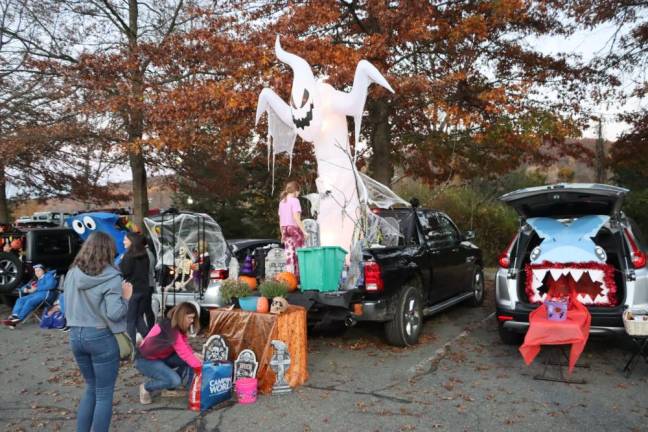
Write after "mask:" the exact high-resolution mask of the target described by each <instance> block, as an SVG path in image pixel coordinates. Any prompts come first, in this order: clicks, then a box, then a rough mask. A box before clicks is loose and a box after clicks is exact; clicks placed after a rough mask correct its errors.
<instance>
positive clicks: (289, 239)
mask: <svg viewBox="0 0 648 432" xmlns="http://www.w3.org/2000/svg"><path fill="white" fill-rule="evenodd" d="M298 196H299V183H297V182H296V181H291V182H288V183H287V184H286V188H285V189H284V190H283V192H281V201H280V202H279V229H280V230H281V242H282V243H283V244H284V247H285V248H286V266H287V267H292V268H293V273H294V274H295V276H297V277H299V265H298V264H297V253H296V252H295V251H296V249H297V248H300V247H304V239H305V238H306V237H307V236H308V234H306V230H305V229H304V224H303V223H302V221H301V206H300V205H299V199H297V197H298Z"/></svg>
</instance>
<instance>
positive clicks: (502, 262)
mask: <svg viewBox="0 0 648 432" xmlns="http://www.w3.org/2000/svg"><path fill="white" fill-rule="evenodd" d="M516 238H517V234H516V235H514V236H513V239H511V242H510V243H509V244H508V246H506V249H504V250H503V251H502V253H501V254H500V256H499V257H498V258H497V263H498V264H499V266H500V267H502V268H505V269H507V268H509V266H510V265H511V249H512V248H513V243H515V239H516Z"/></svg>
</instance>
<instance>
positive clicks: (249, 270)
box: [239, 255, 255, 276]
mask: <svg viewBox="0 0 648 432" xmlns="http://www.w3.org/2000/svg"><path fill="white" fill-rule="evenodd" d="M239 274H241V275H244V276H255V274H254V266H253V265H252V256H251V255H248V256H246V257H245V261H243V267H241V271H240V272H239Z"/></svg>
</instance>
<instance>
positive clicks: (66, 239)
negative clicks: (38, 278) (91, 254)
mask: <svg viewBox="0 0 648 432" xmlns="http://www.w3.org/2000/svg"><path fill="white" fill-rule="evenodd" d="M15 239H20V240H21V244H22V245H23V246H22V249H21V250H20V251H17V250H13V251H11V252H0V297H3V300H5V299H4V297H5V296H12V295H15V289H16V288H18V287H19V286H21V285H22V284H24V283H26V282H28V281H29V279H31V277H32V276H33V269H32V265H34V264H43V265H44V266H45V267H47V268H48V269H50V270H56V271H57V273H58V274H63V273H65V272H66V271H67V269H68V267H69V266H70V264H72V261H73V260H74V257H75V256H76V254H77V252H78V251H79V248H80V247H81V238H80V237H79V236H78V235H77V234H76V233H75V232H74V231H73V230H71V229H69V228H11V229H7V230H5V231H4V232H2V233H1V234H0V247H1V246H3V245H4V244H7V243H9V244H10V243H11V241H12V240H15ZM0 250H1V249H0ZM5 302H6V300H5Z"/></svg>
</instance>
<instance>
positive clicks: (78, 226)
mask: <svg viewBox="0 0 648 432" xmlns="http://www.w3.org/2000/svg"><path fill="white" fill-rule="evenodd" d="M72 229H74V231H75V232H76V233H77V234H79V235H81V234H83V233H84V232H85V225H83V222H81V221H80V220H79V219H74V220H73V221H72Z"/></svg>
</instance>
